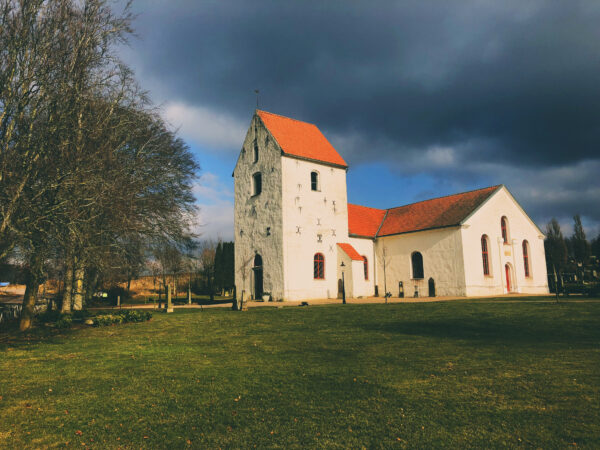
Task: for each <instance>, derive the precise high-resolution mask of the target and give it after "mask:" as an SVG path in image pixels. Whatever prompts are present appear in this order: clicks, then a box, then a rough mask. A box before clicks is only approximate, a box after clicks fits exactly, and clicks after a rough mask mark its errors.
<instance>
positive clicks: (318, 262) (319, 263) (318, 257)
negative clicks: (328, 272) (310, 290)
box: [314, 253, 325, 280]
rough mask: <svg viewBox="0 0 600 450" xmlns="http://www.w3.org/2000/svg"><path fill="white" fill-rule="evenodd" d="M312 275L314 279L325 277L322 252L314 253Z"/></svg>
mask: <svg viewBox="0 0 600 450" xmlns="http://www.w3.org/2000/svg"><path fill="white" fill-rule="evenodd" d="M314 277H315V280H324V279H325V257H324V256H323V254H322V253H315V259H314Z"/></svg>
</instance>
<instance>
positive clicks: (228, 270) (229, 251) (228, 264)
mask: <svg viewBox="0 0 600 450" xmlns="http://www.w3.org/2000/svg"><path fill="white" fill-rule="evenodd" d="M233 245H234V244H233V242H226V243H225V244H223V259H224V265H223V269H224V285H225V288H226V289H233V287H234V285H235V273H234V272H235V257H234V246H233Z"/></svg>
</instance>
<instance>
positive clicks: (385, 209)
mask: <svg viewBox="0 0 600 450" xmlns="http://www.w3.org/2000/svg"><path fill="white" fill-rule="evenodd" d="M348 205H352V206H360V207H361V208H368V209H374V210H376V211H382V212H383V211H387V210H388V209H389V208H383V209H381V208H373V207H372V206H365V205H359V204H356V203H348Z"/></svg>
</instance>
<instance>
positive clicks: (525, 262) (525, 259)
mask: <svg viewBox="0 0 600 450" xmlns="http://www.w3.org/2000/svg"><path fill="white" fill-rule="evenodd" d="M523 265H524V266H525V276H526V277H527V278H529V277H530V276H531V275H530V272H529V242H527V241H526V240H525V241H523Z"/></svg>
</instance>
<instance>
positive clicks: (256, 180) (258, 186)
mask: <svg viewBox="0 0 600 450" xmlns="http://www.w3.org/2000/svg"><path fill="white" fill-rule="evenodd" d="M261 192H262V175H261V173H260V172H257V173H255V174H254V175H252V195H258V194H260V193H261Z"/></svg>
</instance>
